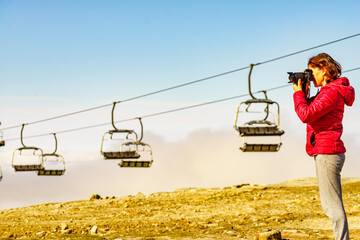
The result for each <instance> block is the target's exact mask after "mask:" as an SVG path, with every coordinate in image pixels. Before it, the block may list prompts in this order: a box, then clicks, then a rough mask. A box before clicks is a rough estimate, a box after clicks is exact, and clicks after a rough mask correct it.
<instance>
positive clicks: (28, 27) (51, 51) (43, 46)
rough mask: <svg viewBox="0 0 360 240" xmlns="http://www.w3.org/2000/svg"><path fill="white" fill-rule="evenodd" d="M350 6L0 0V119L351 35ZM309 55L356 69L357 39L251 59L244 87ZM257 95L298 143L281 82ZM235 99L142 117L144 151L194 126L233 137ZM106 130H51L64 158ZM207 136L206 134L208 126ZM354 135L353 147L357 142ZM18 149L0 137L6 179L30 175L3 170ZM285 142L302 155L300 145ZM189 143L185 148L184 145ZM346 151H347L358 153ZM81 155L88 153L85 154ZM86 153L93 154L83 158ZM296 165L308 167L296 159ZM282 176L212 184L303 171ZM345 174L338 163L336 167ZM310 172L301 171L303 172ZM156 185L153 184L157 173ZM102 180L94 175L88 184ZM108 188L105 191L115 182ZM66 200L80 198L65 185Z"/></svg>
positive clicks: (92, 117) (358, 8)
mask: <svg viewBox="0 0 360 240" xmlns="http://www.w3.org/2000/svg"><path fill="white" fill-rule="evenodd" d="M359 12H360V2H359V1H357V0H353V1H351V0H350V1H324V0H322V1H240V0H239V1H214V0H208V1H200V0H199V1H188V0H184V1H156V0H154V1H126V0H121V1H120V0H119V1H111V0H109V1H91V0H89V1H44V0H35V1H21V0H18V1H8V0H0V82H1V90H2V91H1V95H0V121H1V122H2V126H1V127H9V126H13V125H19V124H22V123H27V122H32V121H36V120H40V119H44V118H48V117H53V116H57V115H60V114H65V113H69V112H73V111H78V110H81V109H87V108H91V107H95V106H99V105H103V104H107V103H111V102H112V101H117V100H122V99H127V98H129V97H133V96H138V95H141V94H144V93H148V92H152V91H156V90H159V89H163V88H167V87H171V86H175V85H178V84H182V83H185V82H190V81H194V80H197V79H201V78H204V77H208V76H212V75H215V74H219V73H222V72H227V71H230V70H234V69H237V68H241V67H245V66H248V65H249V64H250V63H256V62H262V61H266V60H269V59H272V58H275V57H279V56H283V55H286V54H288V53H292V52H296V51H299V50H303V49H306V48H310V47H313V46H316V45H319V44H322V43H326V42H329V41H333V40H336V39H340V38H343V37H347V36H350V35H353V34H357V33H359V32H360V28H359V23H360V15H359ZM320 52H327V53H329V54H330V55H332V56H333V57H334V58H335V59H336V60H338V61H339V62H340V63H341V64H342V66H343V69H344V70H347V69H352V68H356V67H359V66H360V62H359V60H358V55H359V52H360V37H356V38H352V39H349V40H346V41H343V42H339V43H335V44H332V45H329V46H325V47H322V48H319V49H315V50H311V51H308V52H305V53H302V54H298V55H295V56H292V57H289V58H285V59H282V60H278V61H274V62H271V63H268V64H264V65H260V66H257V67H255V69H254V72H253V83H252V84H253V85H252V87H253V90H254V91H257V90H261V89H268V88H272V87H276V86H281V85H284V84H286V83H287V74H286V72H288V71H302V70H303V69H304V68H306V63H307V60H308V58H309V57H311V56H313V55H316V54H318V53H320ZM247 74H248V70H244V71H240V72H237V73H234V74H229V75H226V76H223V77H219V78H215V79H212V80H209V81H206V82H202V83H198V84H194V85H191V86H187V87H183V88H179V89H176V90H173V91H169V92H166V93H161V94H158V95H153V96H151V97H147V98H143V99H139V100H136V101H132V102H129V103H124V104H121V105H119V108H118V111H119V112H118V113H117V119H123V118H127V117H137V116H141V115H144V114H149V113H154V112H160V111H166V110H168V109H173V108H177V107H183V106H187V105H192V104H197V103H202V102H207V101H212V100H217V99H222V98H226V97H231V96H235V95H240V94H246V93H247V92H248V90H247ZM345 76H347V77H349V79H350V81H351V83H352V84H353V85H354V87H355V90H356V91H359V88H360V84H359V81H358V79H359V77H360V71H354V72H351V73H348V74H346V75H345ZM268 95H269V98H271V99H273V100H276V101H278V102H279V103H280V105H281V107H282V110H281V112H282V113H283V115H282V120H281V122H282V123H284V128H286V129H285V131H286V134H288V135H289V136H292V134H298V136H299V139H302V137H303V136H304V134H305V133H304V132H303V131H304V126H303V125H302V124H301V122H300V121H299V120H298V119H297V118H296V115H295V114H294V113H293V111H292V98H291V96H292V89H291V87H290V86H289V88H283V89H280V90H276V91H272V92H269V93H268ZM241 100H244V99H238V100H232V101H229V102H224V103H221V104H217V105H211V106H207V107H202V108H197V109H192V110H186V111H182V112H177V113H173V114H168V115H162V116H158V117H154V118H148V119H144V125H145V127H146V132H147V134H148V135H147V136H152V137H148V138H146V137H145V139H148V141H151V140H153V143H154V145H158V146H159V148H158V149H155V150H156V151H154V152H155V153H154V155H155V156H156V154H157V156H159V151H162V154H163V155H166V154H165V153H166V151H168V150H169V149H164V148H161V144H160V142H161V143H162V144H165V145H166V144H170V142H172V143H176V142H181V141H183V142H182V143H183V145H182V146H184V145H186V144H185V143H187V140H188V142H191V141H192V140H193V139H189V136H192V135H191V134H192V133H193V132H194V131H195V132H196V131H198V130H199V131H202V130H204V129H205V130H206V129H208V130H211V131H215V132H216V131H220V132H226V131H228V130H229V131H231V133H229V134H231V137H229V138H231V139H232V135H234V136H235V135H236V134H235V133H234V132H233V131H232V129H231V128H232V125H233V121H234V114H235V110H236V106H237V104H238V103H239V102H240V101H241ZM358 108H359V106H358V104H357V102H355V104H354V106H353V107H352V108H351V109H347V111H348V113H347V114H348V115H345V116H349V117H348V119H347V120H346V122H345V124H346V125H345V127H346V126H348V129H349V130H346V128H345V131H344V137H346V138H347V139H349V140H348V141H351V142H352V141H353V140H354V139H355V140H356V139H358V137H356V136H357V135H356V133H359V132H356V130H354V131H350V129H355V128H356V127H357V125H356V124H357V121H356V119H357V118H358V117H359V115H358V113H357V112H359V109H358ZM110 110H111V108H105V109H101V110H96V111H94V112H90V113H86V114H81V115H76V116H72V117H69V118H63V119H58V120H54V121H50V122H46V123H43V124H35V125H32V126H29V127H28V128H27V129H26V134H29V135H31V134H40V133H51V132H56V131H61V130H66V129H72V128H77V127H82V126H88V125H92V124H98V123H104V122H108V121H110ZM126 127H129V128H132V127H134V128H137V127H138V125H137V122H131V123H128V124H127V125H126ZM109 128H110V125H109V126H105V127H101V128H96V129H91V130H84V131H79V132H73V133H68V134H64V135H59V136H58V138H59V151H60V152H61V151H64V152H67V154H69V156H70V155H71V156H70V157H68V159H75V160H76V157H75V156H79V152H80V151H96V152H98V148H99V140H100V139H101V135H102V133H103V132H104V131H106V130H108V129H109ZM19 131H20V129H14V130H9V131H4V138H5V139H9V138H14V137H18V136H19ZM350 134H355V135H351V136H350ZM214 137H215V138H216V134H215V133H214ZM161 139H162V140H161ZM164 139H165V140H164ZM290 140H291V138H290ZM355 140H354V141H355ZM162 141H165V142H162ZM169 141H170V142H169ZM234 141H238V142H235V145H236V146H235V147H238V146H237V145H239V144H240V140H239V138H238V137H236V136H235V137H234ZM28 142H29V144H30V141H28ZM358 142H360V141H358ZM358 142H356V141H355V142H354V143H352V144H353V145H354V146H357V145H356V144H358ZM291 143H292V142H291V141H290V142H286V143H285V142H284V147H285V150H284V151H285V152H286V153H288V152H287V151H286V146H285V144H288V146H290V145H291ZM31 144H35V145H39V146H43V147H44V148H47V149H52V146H51V144H52V137H51V136H49V137H42V138H36V139H33V140H31ZM301 144H302V143H301ZM301 144H298V145H301ZM19 145H20V142H19V141H9V142H8V143H7V146H6V147H5V148H2V149H1V150H0V151H1V152H2V153H1V154H2V158H1V160H0V164H1V165H2V166H3V169H5V170H3V171H5V172H7V174H8V176H9V177H8V178H11V177H13V178H14V179H18V178H20V179H26V178H27V177H29V176H28V175H21V174H20V175H19V174H18V173H13V172H11V169H10V167H9V158H11V153H12V150H13V149H15V148H16V147H19ZM168 147H170V146H168ZM171 147H173V148H174V149H173V150H171V151H174V152H176V151H182V150H180V149H182V148H179V146H177V145H176V144H175V145H171ZM176 149H177V150H176ZM186 149H188V148H186ZM291 149H292V148H291ZM294 149H296V151H298V152H299V153H301V154H303V151H304V149H303V146H298V148H294ZM195 150H196V146H194V149H192V150H191V149H190V150H188V151H190V152H193V151H194V152H195ZM169 151H170V150H169ZM288 151H289V150H288ZM292 151H293V149H292ZM184 152H186V151H185V150H184ZM87 154H90V153H87ZM177 154H178V153H177ZM234 154H235V156H234V155H231V156H229V159H230V160H229V161H231V158H234V159H237V158H243V156H244V155H241V153H240V152H239V151H237V152H236V153H234ZM349 154H350V155H351V154H352V155H354V156H355V155H356V154H357V153H356V152H350V153H349ZM80 155H81V154H80ZM90 155H91V154H90ZM160 155H161V154H160ZM87 156H88V155H87ZM246 156H248V155H246ZM253 156H254V155H253ZM256 156H259V155H256ZM275 156H280V155H272V158H273V157H275ZM286 156H287V155H286V154H285V153H284V154H283V155H281V156H280V157H276V158H279V159H280V160H278V161H279V162H280V163H281V164H282V163H283V162H282V161H286ZM301 156H305V155H301ZM305 157H306V156H305ZM89 159H93V156H91V157H89ZM75 160H74V161H75ZM96 160H98V156H96V157H95V158H94V161H96ZM99 161H100V160H99ZM194 161H195V160H194ZM101 163H102V162H101ZM259 164H260V163H259ZM269 166H270V165H269ZM154 167H155V169H156V166H154ZM304 169H311V167H310V166H308V165H307V167H304ZM171 170H172V168H170V169H169V168H165V169H162V172H163V171H170V172H171ZM158 171H159V173H160V170H158ZM344 171H345V170H344ZM354 171H355V170H354ZM250 172H251V171H250ZM288 172H289V174H285V175H284V176H283V178H271V176H267V177H266V178H264V179H262V178H261V177H260V176H258V178H256V176H255V177H253V178H251V177H249V175H246V174H245V173H244V176H243V178H238V179H237V178H236V176H233V177H230V178H229V179H228V180H224V181H223V182H222V181H218V182H219V184H227V183H234V184H235V183H238V182H236V181H246V180H247V179H249V180H248V181H253V182H257V181H263V182H271V181H278V180H284V179H285V178H291V177H302V176H304V175H307V173H308V172H306V171H304V172H303V173H300V174H298V175H297V174H293V172H291V171H288ZM290 173H291V174H290ZM345 173H346V172H345ZM353 173H354V172H351V171H350V169H349V172H348V173H347V175H353ZM312 174H313V172H310V173H309V174H308V175H312ZM150 175H151V174H149V176H150ZM226 175H227V176H229V174H226ZM253 175H254V174H253ZM209 177H210V176H208V175H204V176H203V178H202V180H199V179H198V178H195V177H194V179H193V181H190V180H189V181H188V182H186V184H188V185H199V186H202V185H206V183H207V182H209V179H208V178H209ZM29 178H31V177H29ZM63 179H65V180H62V181H72V180H73V179H72V178H70V177H69V178H66V176H64V178H63ZM189 179H192V178H189ZM4 181H6V178H4V180H3V183H2V186H3V187H4V185H5V186H7V187H8V188H11V186H12V185H13V183H12V182H11V181H10V180H7V182H5V183H4ZM159 182H164V181H162V179H161V178H160V180H159ZM168 182H169V185H168V186H166V189H172V188H173V187H175V186H179V187H181V182H179V183H176V184H175V183H174V184H173V185H171V183H172V182H171V181H168ZM6 184H8V185H6ZM104 184H105V183H103V182H101V181H99V182H97V186H99V188H101V186H103V185H104ZM184 184H185V183H184ZM213 184H214V185H215V184H216V181H214V183H213ZM153 185H154V184H153ZM160 185H161V184H160ZM0 187H1V186H0ZM147 187H148V186H147V185H146V184H145V183H144V185H141V184H139V189H142V188H145V189H149V188H147ZM152 187H153V188H150V189H151V190H153V191H156V190H158V189H161V187H160V186H159V187H158V188H156V187H154V186H152ZM108 191H109V192H112V191H114V189H108ZM117 191H118V192H116V191H115V192H116V194H118V195H119V194H122V193H124V194H125V193H127V192H128V191H129V189H122V190H117ZM149 191H150V190H149ZM87 193H88V192H86V193H81V194H87ZM40 196H42V195H41V194H40ZM67 196H69V198H76V197H79V195H76V194H75V195H74V193H73V192H71V193H69V194H68V195H67ZM44 199H46V197H44ZM41 200H42V199H39V200H37V201H41ZM34 201H35V200H34ZM4 206H5V205H4Z"/></svg>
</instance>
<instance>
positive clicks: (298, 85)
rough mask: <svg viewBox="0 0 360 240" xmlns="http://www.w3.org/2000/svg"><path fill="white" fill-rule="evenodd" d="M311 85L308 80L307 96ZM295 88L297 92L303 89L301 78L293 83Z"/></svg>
mask: <svg viewBox="0 0 360 240" xmlns="http://www.w3.org/2000/svg"><path fill="white" fill-rule="evenodd" d="M309 86H310V82H307V83H306V94H305V95H306V96H307V95H308V93H309ZM293 89H294V91H295V92H297V91H302V82H301V79H299V80H298V82H297V83H294V84H293Z"/></svg>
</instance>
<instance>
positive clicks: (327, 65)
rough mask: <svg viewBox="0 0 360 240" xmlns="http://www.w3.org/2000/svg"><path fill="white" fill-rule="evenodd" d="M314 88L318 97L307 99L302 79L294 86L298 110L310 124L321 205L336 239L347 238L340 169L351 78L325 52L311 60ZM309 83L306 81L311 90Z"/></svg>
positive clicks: (308, 147)
mask: <svg viewBox="0 0 360 240" xmlns="http://www.w3.org/2000/svg"><path fill="white" fill-rule="evenodd" d="M308 68H309V69H310V70H312V73H313V79H314V85H315V87H321V89H320V91H319V92H318V94H317V95H316V96H315V97H311V98H309V99H307V98H306V96H305V93H304V92H303V91H302V88H301V85H302V83H301V80H299V81H298V82H297V83H295V84H294V85H293V89H294V91H295V93H294V95H293V98H294V104H295V111H296V113H297V115H298V116H299V118H300V120H301V121H302V122H303V123H306V124H307V128H306V131H307V140H306V152H307V153H308V154H309V155H310V156H314V159H315V165H316V176H317V179H318V184H319V192H320V201H321V206H322V208H323V210H324V212H325V214H326V215H327V216H328V217H329V218H330V219H331V222H332V226H333V230H334V235H335V239H336V240H340V239H341V240H345V239H346V240H348V239H349V229H348V223H347V218H346V214H345V210H344V206H343V202H342V193H341V176H340V172H341V169H342V167H343V164H344V161H345V155H344V153H345V151H346V149H345V147H344V144H343V142H342V141H341V139H340V138H341V134H342V132H343V126H342V119H343V114H344V105H345V104H346V105H348V106H351V105H352V104H353V102H354V100H355V91H354V88H353V87H351V86H350V83H349V80H348V79H347V78H345V77H340V75H341V66H340V64H339V63H338V62H336V61H335V60H334V59H333V58H332V57H330V56H329V55H328V54H326V53H320V54H319V55H317V56H314V57H312V58H310V59H309V62H308ZM308 87H309V84H307V91H308Z"/></svg>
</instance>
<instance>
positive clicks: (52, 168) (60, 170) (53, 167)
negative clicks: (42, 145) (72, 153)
mask: <svg viewBox="0 0 360 240" xmlns="http://www.w3.org/2000/svg"><path fill="white" fill-rule="evenodd" d="M64 173H65V160H64V158H63V156H61V155H59V154H54V153H51V154H44V155H43V169H41V170H39V171H38V172H37V175H39V176H62V175H64Z"/></svg>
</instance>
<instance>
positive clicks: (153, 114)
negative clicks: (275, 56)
mask: <svg viewBox="0 0 360 240" xmlns="http://www.w3.org/2000/svg"><path fill="white" fill-rule="evenodd" d="M356 70H360V67H357V68H353V69H349V70H345V71H343V73H345V72H352V71H356ZM290 86H292V85H291V84H286V85H281V86H278V87H273V88H268V89H266V90H265V91H267V92H268V91H273V90H277V89H281V88H285V87H290ZM263 91H264V90H260V91H257V92H254V93H255V94H259V93H263ZM249 95H250V94H249V93H246V94H242V95H237V96H232V97H227V98H222V99H218V100H213V101H209V102H204V103H199V104H194V105H190V106H186V107H181V108H175V109H170V110H166V111H163V112H158V113H151V114H147V115H143V116H141V117H135V118H128V119H122V120H118V121H115V122H114V123H122V122H128V121H133V120H139V118H140V119H143V118H149V117H155V116H159V115H164V114H168V113H173V112H178V111H183V110H187V109H191V108H196V107H203V106H206V105H211V104H215V103H219V102H225V101H229V100H233V99H236V98H242V97H246V96H249ZM110 124H112V122H107V123H100V124H96V125H90V126H85V127H79V128H73V129H67V130H62V131H58V132H52V133H44V134H38V135H32V136H27V137H23V138H37V137H44V136H48V135H53V134H57V135H59V134H63V133H69V132H75V131H81V130H86V129H90V128H97V127H103V126H107V125H110ZM19 139H20V138H9V139H6V140H5V141H14V140H19Z"/></svg>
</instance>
